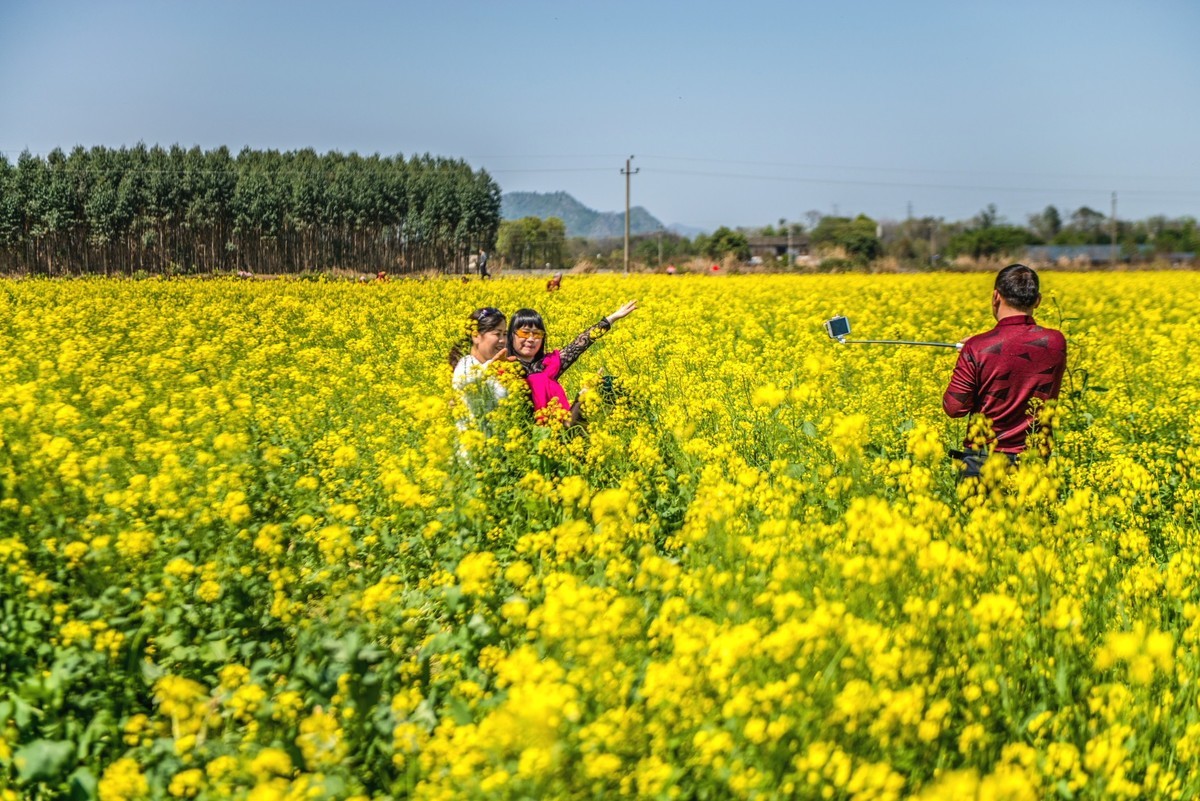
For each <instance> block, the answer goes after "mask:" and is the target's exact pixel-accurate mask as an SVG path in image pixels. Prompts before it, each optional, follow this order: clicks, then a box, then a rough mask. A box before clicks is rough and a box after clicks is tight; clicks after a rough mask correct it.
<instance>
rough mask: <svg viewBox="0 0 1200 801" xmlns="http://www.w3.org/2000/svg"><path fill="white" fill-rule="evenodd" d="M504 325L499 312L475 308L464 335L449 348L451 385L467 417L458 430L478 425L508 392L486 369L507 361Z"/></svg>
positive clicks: (469, 317)
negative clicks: (459, 398) (473, 424)
mask: <svg viewBox="0 0 1200 801" xmlns="http://www.w3.org/2000/svg"><path fill="white" fill-rule="evenodd" d="M505 323H506V320H505V317H504V313H503V312H501V311H500V310H499V309H494V308H490V307H486V308H482V309H476V310H475V311H473V312H471V314H470V316H468V317H467V331H466V336H464V337H463V339H462V341H461V342H459V343H458V344H456V345H455V346H454V347H453V348H451V349H450V354H449V361H450V366H451V367H452V368H454V375H453V377H452V378H451V383H452V384H453V385H454V389H455V390H456V391H457V392H458V394H459V396H460V397H461V398H462V401H463V404H464V405H465V406H466V408H467V413H468V414H469V416H470V417H469V419H468V418H462V419H460V420H459V428H460V429H463V430H465V429H466V428H467V426H468V425H469V424H471V423H476V424H478V423H479V422H480V421H481V420H482V419H483V417H484V416H485V415H486V414H487V413H488V412H490V411H491V410H492V409H495V408H496V406H497V404H499V402H500V401H501V399H503V398H505V397H506V396H507V395H508V390H506V389H505V388H504V385H503V384H501V383H500V381H499V380H498V379H497V378H496V376H495V374H494V373H492V372H490V371H489V370H488V368H489V367H490V366H491V364H492V362H495V361H497V360H502V361H507V360H506V359H505V357H506V356H507V351H506V349H505V347H504V341H505Z"/></svg>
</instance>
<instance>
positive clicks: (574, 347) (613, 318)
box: [558, 300, 637, 375]
mask: <svg viewBox="0 0 1200 801" xmlns="http://www.w3.org/2000/svg"><path fill="white" fill-rule="evenodd" d="M636 309H637V301H636V300H631V301H629V302H628V303H626V304H625V305H623V306H621V308H619V309H617V310H616V311H615V312H613V313H612V314H610V315H608V316H607V317H605V318H604V319H602V320H601V321H600V322H598V323H596V324H595V325H593V326H592V327H590V328H588V329H586V330H585V331H584V332H583V333H581V334H580V335H579V336H577V337H575V339H573V340H572V341H571V344H569V345H567V346H566V347H564V348H563V349H562V350H560V351H559V359H560V360H561V363H560V367H559V370H558V372H559V375H561V374H563V373H565V372H566V371H567V368H568V367H570V366H571V365H572V364H574V363H575V360H576V359H578V358H579V357H580V356H582V355H583V352H584V351H585V350H587V349H588V348H590V347H591V346H592V343H593V342H595V341H596V340H597V339H599V338H600V337H602V336H604V335H605V334H607V333H608V331H609V329H611V328H612V327H613V323H615V322H617V321H618V320H620V319H622V318H625V317H628V316H629V315H630V314H632V313H633V312H634V311H635V310H636Z"/></svg>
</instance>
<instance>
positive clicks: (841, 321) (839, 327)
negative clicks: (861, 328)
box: [825, 317, 850, 339]
mask: <svg viewBox="0 0 1200 801" xmlns="http://www.w3.org/2000/svg"><path fill="white" fill-rule="evenodd" d="M825 330H826V331H828V332H829V336H830V337H832V338H833V339H837V338H838V337H844V336H848V335H849V334H850V321H849V320H848V319H846V318H845V317H834V318H832V319H829V320H826V321H825Z"/></svg>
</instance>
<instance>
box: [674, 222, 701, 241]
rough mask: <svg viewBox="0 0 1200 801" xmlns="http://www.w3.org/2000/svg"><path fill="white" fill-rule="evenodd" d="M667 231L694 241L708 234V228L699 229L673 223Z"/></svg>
mask: <svg viewBox="0 0 1200 801" xmlns="http://www.w3.org/2000/svg"><path fill="white" fill-rule="evenodd" d="M667 230H668V231H670V232H671V233H673V234H679V235H680V236H686V237H687V238H688V239H693V238H695V237H696V236H698V235H700V234H707V233H708V232H709V231H708V229H707V228H697V227H696V226H694V225H684V224H683V223H671V224H670V225H668V226H667Z"/></svg>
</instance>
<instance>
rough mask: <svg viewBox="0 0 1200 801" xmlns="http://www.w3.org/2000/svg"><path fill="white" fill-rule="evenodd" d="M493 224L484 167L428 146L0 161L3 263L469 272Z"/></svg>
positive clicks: (67, 269)
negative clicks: (406, 153) (384, 152)
mask: <svg viewBox="0 0 1200 801" xmlns="http://www.w3.org/2000/svg"><path fill="white" fill-rule="evenodd" d="M499 225H500V187H499V186H498V185H497V184H496V182H495V181H494V180H493V179H492V178H491V176H490V175H488V174H487V172H486V171H483V170H478V171H476V170H472V169H471V167H470V166H469V165H467V164H466V163H465V162H463V161H461V160H456V159H446V158H438V157H433V156H430V155H428V154H426V155H423V156H414V157H411V158H409V159H405V158H404V157H403V156H399V155H396V156H381V155H378V154H375V155H370V156H360V155H358V154H357V153H349V154H343V153H338V152H329V153H324V154H318V153H316V152H315V151H314V150H311V149H305V150H298V151H284V152H280V151H277V150H252V149H250V148H245V149H243V150H242V151H241V152H240V153H238V154H237V155H236V156H234V155H232V154H231V153H230V151H229V150H228V149H227V148H224V147H219V148H216V149H213V150H201V149H200V148H198V147H193V148H191V149H184V148H182V147H180V146H178V145H173V146H171V147H170V148H163V147H158V146H155V147H146V146H144V145H138V146H136V147H132V148H120V149H111V148H105V147H93V148H91V149H85V148H83V147H76V148H75V149H74V150H72V151H71V152H70V153H69V154H67V153H64V152H63V151H62V150H55V151H53V152H51V153H50V154H49V155H47V156H46V157H45V158H41V157H37V156H33V155H31V154H29V153H28V152H26V153H22V154H21V156H20V157H19V158H18V159H17V162H16V164H15V165H14V164H10V163H9V162H8V160H7V159H4V158H0V272H10V273H12V272H17V273H31V274H44V275H62V274H80V273H100V274H121V273H126V274H128V273H133V272H136V271H145V272H165V273H172V272H210V271H214V270H239V269H244V270H248V271H251V272H263V273H267V272H270V273H290V272H304V271H315V270H328V269H335V268H341V269H348V270H356V271H372V272H373V271H377V270H384V271H389V272H414V271H420V270H429V269H437V270H456V269H457V270H465V269H466V265H467V259H468V256H469V254H470V253H472V252H474V251H477V250H478V249H480V248H490V246H491V244H492V242H494V241H495V238H496V233H497V229H498V228H499Z"/></svg>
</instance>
